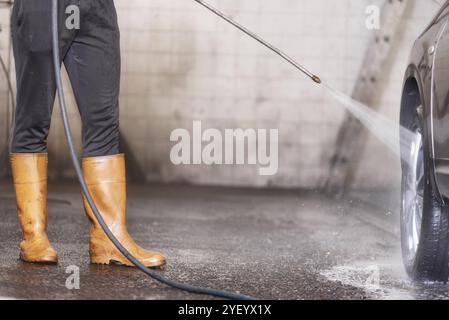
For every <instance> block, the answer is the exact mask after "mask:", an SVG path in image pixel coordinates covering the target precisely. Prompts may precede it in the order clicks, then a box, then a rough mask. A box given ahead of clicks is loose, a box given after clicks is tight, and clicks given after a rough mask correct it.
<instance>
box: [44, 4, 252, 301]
mask: <svg viewBox="0 0 449 320" xmlns="http://www.w3.org/2000/svg"><path fill="white" fill-rule="evenodd" d="M52 38H53V64H54V71H55V77H56V84H57V89H58V90H57V91H58V98H59V106H60V109H61V115H62V122H63V124H64V132H65V135H66V139H67V143H68V145H69V151H70V157H71V159H72V162H73V165H74V167H75V171H76V175H77V177H78V180H79V183H80V185H81V189H82V191H83V193H84V196H85V197H86V200H87V202H88V203H89V206H90V207H91V209H92V211H93V213H94V215H95V218H96V219H97V221H98V223H99V224H100V226H101V228H102V229H103V231H104V232H105V233H106V235H107V236H108V238H109V239H110V240H111V241H112V243H113V244H114V245H115V247H116V248H117V249H118V250H119V251H120V252H121V253H122V254H123V255H124V256H125V257H126V258H127V259H128V260H129V261H131V262H132V263H133V264H134V265H135V266H136V267H137V268H139V269H140V270H141V271H142V272H144V273H145V274H146V275H148V276H150V277H151V278H153V279H155V280H157V281H159V282H161V283H163V284H166V285H168V286H170V287H173V288H176V289H179V290H183V291H187V292H190V293H195V294H204V295H209V296H214V297H219V298H225V299H231V300H256V299H255V298H252V297H249V296H245V295H241V294H237V293H230V292H226V291H221V290H216V289H208V288H201V287H194V286H191V285H189V284H183V283H179V282H176V281H174V280H170V279H167V278H165V277H164V276H162V275H160V274H159V273H158V272H156V271H153V270H151V269H149V268H147V267H146V266H144V265H143V264H142V263H141V262H140V261H139V260H138V259H136V258H135V257H134V256H133V255H132V254H131V253H130V252H129V251H128V250H127V249H126V248H125V247H124V246H123V245H122V244H121V243H120V241H118V239H117V238H116V237H115V236H114V234H113V233H112V232H111V230H110V229H109V227H108V226H107V225H106V223H105V221H104V219H103V217H102V216H101V213H100V211H99V210H98V208H97V206H96V205H95V202H94V200H93V198H92V195H91V193H90V191H89V188H88V187H87V184H86V180H85V178H84V175H83V171H82V169H81V165H80V162H79V160H78V156H77V153H76V150H75V145H74V143H73V138H72V132H71V129H70V124H69V120H68V115H67V107H66V102H65V96H64V90H63V86H62V79H61V60H60V53H59V50H60V47H59V30H58V0H53V2H52Z"/></svg>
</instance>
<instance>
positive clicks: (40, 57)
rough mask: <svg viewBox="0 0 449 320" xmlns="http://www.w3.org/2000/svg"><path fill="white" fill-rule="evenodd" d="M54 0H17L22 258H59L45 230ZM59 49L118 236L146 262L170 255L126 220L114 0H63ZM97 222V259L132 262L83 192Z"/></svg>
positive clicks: (99, 191) (100, 198) (88, 172)
mask: <svg viewBox="0 0 449 320" xmlns="http://www.w3.org/2000/svg"><path fill="white" fill-rule="evenodd" d="M51 5H52V3H51V0H15V3H14V8H13V13H12V21H11V23H12V25H11V32H12V39H13V49H14V58H15V65H16V74H17V111H16V119H15V127H14V132H13V138H12V143H11V166H12V174H13V182H14V187H15V192H16V202H17V209H18V214H19V220H20V224H21V227H22V231H23V241H22V243H21V245H20V258H21V259H22V260H23V261H26V262H31V263H46V264H54V263H57V261H58V255H57V253H56V251H55V249H54V248H53V247H52V246H51V244H50V242H49V239H48V236H47V233H46V220H47V219H46V218H47V213H46V197H47V166H48V165H47V164H48V154H47V136H48V133H49V129H50V121H51V115H52V109H53V104H54V101H55V91H56V82H55V76H54V68H53V62H52V59H53V55H52V33H51V9H52V6H51ZM73 5H75V6H77V8H78V9H79V10H78V11H79V15H80V25H79V28H68V27H67V24H66V23H65V20H66V19H67V13H66V9H67V8H68V7H69V6H73ZM59 20H60V23H59V25H60V30H59V36H60V55H61V60H62V61H61V63H63V64H64V65H65V68H66V70H67V73H68V75H69V79H70V82H71V84H72V87H73V91H74V95H75V99H76V102H77V105H78V109H79V112H80V115H81V120H82V145H83V159H82V167H83V173H84V175H85V178H86V181H87V184H88V186H89V190H90V192H91V193H92V196H93V198H94V201H95V203H96V205H97V207H98V209H99V211H100V212H101V214H102V216H103V218H104V219H105V221H106V223H107V225H108V226H109V228H110V229H111V231H112V232H113V233H114V235H115V236H116V237H117V238H118V240H119V241H120V242H121V243H122V244H123V245H124V246H125V247H126V248H127V249H128V250H129V251H130V252H131V253H132V254H133V255H134V256H135V257H136V258H137V259H139V261H141V262H142V263H143V264H144V265H146V266H147V267H160V266H162V265H164V264H165V257H164V256H163V255H162V254H160V253H158V252H152V251H147V250H144V249H143V248H141V247H139V246H138V245H137V244H136V243H135V242H134V240H133V239H132V238H131V236H130V235H129V233H128V231H127V227H126V178H125V176H126V174H125V157H124V155H123V154H120V152H119V88H120V62H121V61H120V35H119V27H118V23H117V13H116V10H115V6H114V1H113V0H60V1H59ZM84 207H85V211H86V213H87V216H88V218H89V219H90V221H91V225H92V226H91V230H90V250H89V251H90V259H91V263H93V264H106V265H109V264H121V265H126V266H132V264H131V262H130V261H129V260H128V259H127V258H126V257H124V256H123V255H122V254H121V253H120V252H119V251H118V250H117V249H116V248H115V247H114V245H113V244H112V242H111V241H110V240H109V239H108V238H107V236H106V234H105V233H104V232H103V231H102V229H101V227H100V225H99V224H98V222H97V221H96V219H95V217H94V215H93V212H92V210H91V209H90V207H89V205H88V204H87V202H86V199H84Z"/></svg>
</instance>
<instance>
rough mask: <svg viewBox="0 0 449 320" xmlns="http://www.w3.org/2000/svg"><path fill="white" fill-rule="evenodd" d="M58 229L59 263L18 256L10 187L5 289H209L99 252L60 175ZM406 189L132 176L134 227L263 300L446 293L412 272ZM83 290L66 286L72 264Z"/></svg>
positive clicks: (171, 271)
mask: <svg viewBox="0 0 449 320" xmlns="http://www.w3.org/2000/svg"><path fill="white" fill-rule="evenodd" d="M49 198H50V200H49V205H48V207H49V221H48V229H49V235H50V239H51V241H52V242H53V244H54V246H55V248H56V249H57V250H58V251H59V254H60V263H59V265H58V266H36V265H30V264H25V263H23V262H21V261H19V260H18V244H19V241H20V236H21V234H20V231H19V225H18V221H17V217H16V212H15V207H14V198H13V193H12V190H11V189H10V188H9V187H8V186H6V185H0V215H1V217H2V222H1V223H0V253H1V254H0V297H1V298H19V299H198V298H204V299H206V298H208V297H202V296H200V297H198V296H195V295H191V294H187V293H183V292H180V291H177V290H174V289H171V288H167V287H166V286H164V285H160V284H158V283H156V282H155V281H153V280H150V279H148V278H147V277H146V276H145V275H143V274H142V273H140V272H139V271H137V270H134V269H131V268H125V267H106V266H93V265H90V264H89V262H88V226H89V225H88V221H87V219H86V218H85V217H84V214H83V210H82V206H81V200H80V195H79V191H78V187H77V186H76V185H75V184H70V183H67V184H59V185H58V184H54V183H51V187H50V193H49ZM396 199H397V196H396V194H395V193H386V194H381V193H359V194H351V195H350V196H349V197H347V198H345V199H342V200H335V199H333V198H330V197H326V196H324V195H322V194H321V193H318V192H301V191H279V190H273V191H266V190H265V191H263V190H245V189H225V188H208V187H205V188H201V187H186V186H160V185H154V186H145V187H142V186H132V187H130V190H129V214H128V216H129V219H128V221H129V229H130V232H131V234H133V235H134V237H135V239H136V241H137V242H139V243H140V244H142V245H143V246H144V247H147V248H153V249H156V250H160V251H162V252H164V253H165V254H166V255H167V257H168V265H167V266H166V267H165V269H164V270H161V271H160V272H161V273H162V274H164V275H165V276H167V277H170V278H172V279H177V280H179V281H182V282H187V283H190V284H194V285H200V286H209V287H214V288H220V289H227V290H231V291H240V292H242V293H245V294H249V295H252V296H255V297H258V298H262V299H395V298H399V299H442V298H448V297H449V294H448V292H449V286H445V285H432V284H428V285H414V284H412V283H411V282H410V281H409V280H408V279H407V277H406V275H405V274H404V272H403V268H402V264H401V258H400V253H399V237H398V232H397V225H398V216H397V211H398V210H397V201H396ZM72 265H74V266H78V267H79V268H80V289H79V290H69V289H67V288H66V285H65V284H66V279H67V277H68V276H69V275H70V274H67V273H66V268H67V267H69V266H72Z"/></svg>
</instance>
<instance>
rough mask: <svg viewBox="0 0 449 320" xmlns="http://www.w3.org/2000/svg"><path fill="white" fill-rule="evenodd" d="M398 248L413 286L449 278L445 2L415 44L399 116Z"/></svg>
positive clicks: (448, 15)
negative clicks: (422, 282)
mask: <svg viewBox="0 0 449 320" xmlns="http://www.w3.org/2000/svg"><path fill="white" fill-rule="evenodd" d="M400 124H401V135H400V136H401V137H400V139H401V141H400V146H401V156H402V160H401V164H402V184H401V218H400V219H401V244H402V254H403V260H404V265H405V269H406V271H407V273H408V275H409V276H410V277H411V278H412V279H413V280H416V281H434V282H447V281H448V276H449V1H446V3H445V4H444V5H443V6H442V8H441V9H440V10H439V12H438V14H437V15H436V17H435V18H434V19H433V20H432V22H431V23H430V25H429V26H428V27H427V28H426V29H425V30H424V32H423V33H422V34H421V35H420V36H419V38H418V39H417V40H416V42H415V44H414V46H413V49H412V53H411V57H410V61H409V64H408V66H407V70H406V72H405V78H404V84H403V92H402V101H401V110H400Z"/></svg>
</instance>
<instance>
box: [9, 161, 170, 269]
mask: <svg viewBox="0 0 449 320" xmlns="http://www.w3.org/2000/svg"><path fill="white" fill-rule="evenodd" d="M82 165H83V173H84V175H85V178H86V182H87V184H88V187H89V191H90V192H91V194H92V197H93V199H94V201H95V204H96V205H97V207H98V210H99V211H100V213H101V215H102V217H103V219H104V220H105V222H106V224H107V225H108V227H109V228H110V230H111V231H112V232H113V234H114V235H115V236H116V237H117V239H118V240H119V241H120V242H121V243H122V244H123V246H124V247H125V248H126V249H127V250H128V251H129V252H130V253H131V254H132V255H133V256H135V257H136V258H137V259H138V260H139V261H140V262H142V263H143V264H144V265H145V266H147V267H149V268H154V267H161V266H163V265H164V264H165V258H164V256H162V255H161V254H160V253H158V252H152V251H147V250H144V249H143V248H141V247H139V246H138V245H137V244H136V243H135V242H134V240H133V239H132V238H131V236H130V235H129V233H128V230H127V227H126V174H125V157H124V155H122V154H120V155H114V156H105V157H92V158H85V159H83V163H82ZM11 166H12V173H13V180H14V187H15V192H16V202H17V210H18V213H19V220H20V224H21V227H22V231H23V241H22V243H21V244H20V258H21V259H22V260H23V261H26V262H30V263H42V264H55V263H57V262H58V254H57V252H56V251H55V249H54V248H53V247H52V246H51V244H50V241H49V240H48V236H47V233H46V220H47V212H46V211H47V208H46V205H47V166H48V155H47V154H44V153H42V154H22V153H21V154H12V155H11ZM83 201H84V208H85V211H86V214H87V216H88V218H89V220H90V222H91V230H90V248H89V253H90V260H91V263H93V264H105V265H109V264H120V265H125V266H133V264H132V263H131V262H130V261H129V260H128V259H127V258H126V257H125V256H123V255H122V254H121V253H120V252H119V251H118V250H117V249H116V248H115V246H114V245H113V243H112V242H111V241H110V240H109V239H108V237H107V236H106V234H105V233H104V232H103V230H102V229H101V227H100V225H99V224H98V222H97V220H96V219H95V216H94V214H93V212H92V210H91V208H90V207H89V205H88V203H87V201H86V199H85V197H83Z"/></svg>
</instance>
